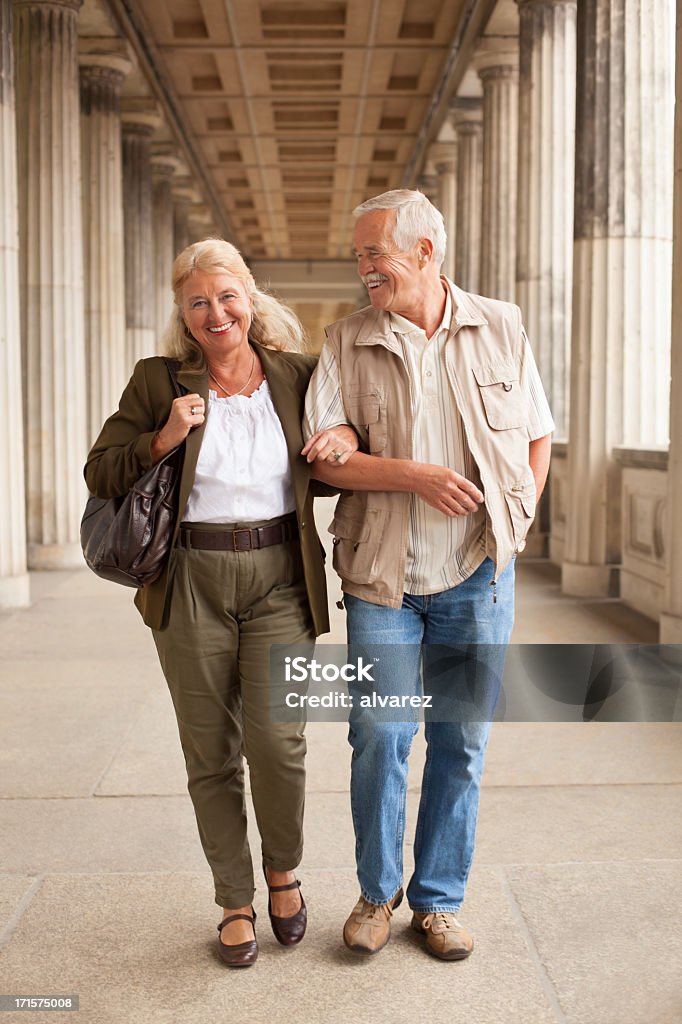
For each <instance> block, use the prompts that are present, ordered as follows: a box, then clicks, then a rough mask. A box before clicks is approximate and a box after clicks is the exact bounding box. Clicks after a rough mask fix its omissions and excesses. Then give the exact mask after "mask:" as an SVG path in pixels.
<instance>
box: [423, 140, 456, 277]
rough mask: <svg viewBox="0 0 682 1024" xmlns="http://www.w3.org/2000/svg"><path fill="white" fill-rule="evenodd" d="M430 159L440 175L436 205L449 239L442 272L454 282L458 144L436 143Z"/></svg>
mask: <svg viewBox="0 0 682 1024" xmlns="http://www.w3.org/2000/svg"><path fill="white" fill-rule="evenodd" d="M429 159H430V160H431V161H432V162H433V165H434V167H435V168H436V174H437V175H438V197H437V201H436V204H435V205H436V206H437V207H438V209H439V210H440V212H441V213H442V214H443V220H444V222H445V234H446V235H447V239H448V243H447V247H446V249H445V260H444V262H443V269H442V272H443V273H444V274H445V275H446V276H447V277H449V278H450V279H451V280H452V279H453V278H454V276H455V247H456V234H455V232H456V221H455V215H456V210H457V191H456V190H457V143H456V142H455V141H454V140H453V141H451V142H436V143H435V144H434V145H433V146H431V149H430V150H429Z"/></svg>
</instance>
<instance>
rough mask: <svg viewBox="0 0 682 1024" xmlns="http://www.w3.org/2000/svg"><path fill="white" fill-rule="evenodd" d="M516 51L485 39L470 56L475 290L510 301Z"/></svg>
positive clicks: (510, 41)
mask: <svg viewBox="0 0 682 1024" xmlns="http://www.w3.org/2000/svg"><path fill="white" fill-rule="evenodd" d="M518 63H519V60H518V48H517V45H516V39H515V38H513V37H508V36H503V37H484V39H483V42H482V46H481V48H480V49H479V51H478V52H477V54H476V56H475V58H474V67H475V68H476V70H477V71H478V73H479V75H480V77H481V82H482V84H483V207H482V209H483V213H482V225H481V272H480V275H481V276H480V289H481V292H482V294H483V295H488V296H490V297H491V298H494V299H506V300H507V301H510V302H513V301H514V296H515V285H516V174H517V167H516V163H517V140H518Z"/></svg>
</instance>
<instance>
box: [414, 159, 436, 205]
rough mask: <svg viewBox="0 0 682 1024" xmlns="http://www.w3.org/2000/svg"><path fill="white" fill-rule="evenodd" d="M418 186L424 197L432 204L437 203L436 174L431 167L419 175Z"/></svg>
mask: <svg viewBox="0 0 682 1024" xmlns="http://www.w3.org/2000/svg"><path fill="white" fill-rule="evenodd" d="M417 184H418V187H419V190H420V191H421V192H423V193H424V195H425V196H426V198H427V199H428V200H429V201H430V202H432V203H433V205H434V206H437V205H438V175H437V174H435V173H434V171H433V169H432V168H430V167H429V169H428V170H425V171H424V172H423V174H422V175H421V176H420V178H419V181H418V183H417Z"/></svg>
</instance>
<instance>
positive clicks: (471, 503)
mask: <svg viewBox="0 0 682 1024" xmlns="http://www.w3.org/2000/svg"><path fill="white" fill-rule="evenodd" d="M415 469H416V472H415V486H414V493H415V494H417V495H419V497H420V498H422V499H423V500H424V501H425V502H426V503H427V505H431V506H432V507H433V508H435V509H438V511H439V512H442V513H443V514H444V515H446V516H450V517H454V516H467V515H469V513H470V512H473V511H474V510H475V509H477V508H478V506H479V505H480V504H481V503H482V502H483V495H482V494H481V492H480V491H479V489H478V487H476V486H475V485H474V484H472V483H471V481H470V480H467V478H466V477H465V476H460V474H459V473H455V471H454V470H453V469H448V468H447V467H446V466H434V465H431V464H429V463H416V464H415Z"/></svg>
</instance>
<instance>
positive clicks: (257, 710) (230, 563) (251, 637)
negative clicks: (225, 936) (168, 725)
mask: <svg viewBox="0 0 682 1024" xmlns="http://www.w3.org/2000/svg"><path fill="white" fill-rule="evenodd" d="M272 522H277V520H272ZM240 525H242V524H240ZM243 525H250V526H256V525H258V526H260V525H263V523H262V522H259V523H252V524H243ZM197 528H198V527H195V526H193V527H192V529H193V530H194V529H197ZM200 528H201V529H203V530H210V531H215V530H219V529H221V527H220V526H219V525H217V524H202V525H201V527H200ZM226 528H227V527H222V529H226ZM170 572H171V579H172V583H171V587H172V589H171V597H170V617H169V621H168V626H167V628H166V629H164V630H153V635H154V641H155V643H156V648H157V651H158V654H159V659H160V661H161V667H162V669H163V672H164V675H165V677H166V680H167V682H168V687H169V690H170V693H171V697H172V699H173V704H174V706H175V713H176V716H177V721H178V730H179V733H180V742H181V744H182V750H183V753H184V755H185V764H186V766H187V780H188V781H187V788H188V790H189V794H190V796H191V798H192V803H193V805H194V812H195V815H196V819H197V824H198V826H199V836H200V838H201V843H202V846H203V848H204V853H205V854H206V859H207V860H208V863H209V865H210V867H211V870H212V872H213V877H214V880H215V900H216V903H217V904H218V905H219V906H221V907H224V908H226V909H235V908H237V907H242V906H247V905H248V904H250V903H251V902H252V900H253V895H254V892H255V886H254V872H253V865H252V861H251V854H250V850H249V844H248V839H247V834H246V807H245V798H244V761H243V759H244V758H246V761H247V763H248V766H249V779H250V785H251V797H252V800H253V806H254V810H255V814H256V820H257V823H258V829H259V832H260V836H261V841H262V858H263V860H264V861H265V863H266V864H267V866H268V867H270V868H273V869H274V870H277V871H288V870H291V869H293V868H295V867H296V865H297V864H298V863H299V861H300V859H301V853H302V848H303V806H304V791H305V753H306V742H305V737H304V734H303V733H304V725H303V723H301V722H298V723H293V724H291V723H284V722H277V721H273V715H272V706H271V700H272V694H271V686H270V678H269V674H270V673H269V669H270V645H271V644H286V643H311V644H312V643H314V634H313V627H312V619H311V615H310V608H309V604H308V599H307V595H306V590H305V585H304V582H303V566H302V562H301V552H300V545H299V542H298V541H289V542H286V543H283V544H274V545H272V546H271V547H267V548H262V549H260V550H254V551H202V550H197V549H192V548H189V549H188V548H185V547H176V548H174V550H173V552H172V553H171V565H170ZM276 717H277V716H276V715H275V718H276ZM259 868H260V865H259Z"/></svg>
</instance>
